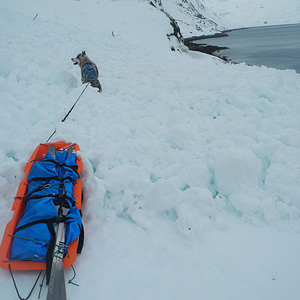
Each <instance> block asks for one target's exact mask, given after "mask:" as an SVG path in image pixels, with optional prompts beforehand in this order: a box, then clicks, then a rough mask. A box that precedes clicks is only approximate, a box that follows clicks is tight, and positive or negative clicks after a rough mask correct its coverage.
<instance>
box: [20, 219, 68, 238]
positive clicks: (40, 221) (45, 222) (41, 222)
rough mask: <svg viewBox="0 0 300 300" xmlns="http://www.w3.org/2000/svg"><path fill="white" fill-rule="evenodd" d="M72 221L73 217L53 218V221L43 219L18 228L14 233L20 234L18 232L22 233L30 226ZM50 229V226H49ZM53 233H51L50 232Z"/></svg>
mask: <svg viewBox="0 0 300 300" xmlns="http://www.w3.org/2000/svg"><path fill="white" fill-rule="evenodd" d="M70 219H72V218H71V217H53V218H51V219H42V220H35V221H32V222H29V223H27V224H24V225H22V226H20V227H18V228H16V229H15V231H14V235H15V234H16V233H17V232H18V231H21V230H23V229H25V228H27V227H30V226H33V225H36V224H47V225H48V224H53V223H63V222H66V221H68V220H70ZM48 228H49V226H48ZM50 232H51V231H50Z"/></svg>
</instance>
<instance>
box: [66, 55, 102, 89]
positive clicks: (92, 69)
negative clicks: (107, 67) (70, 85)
mask: <svg viewBox="0 0 300 300" xmlns="http://www.w3.org/2000/svg"><path fill="white" fill-rule="evenodd" d="M72 62H73V63H74V65H79V67H80V69H81V81H82V83H88V82H90V83H91V86H92V87H95V88H98V89H99V90H98V92H99V93H101V91H102V87H101V84H100V82H99V80H98V69H97V66H96V64H95V63H94V62H93V61H91V60H90V59H89V58H88V57H87V55H86V53H85V51H82V52H81V53H79V54H78V55H77V56H76V57H74V58H72Z"/></svg>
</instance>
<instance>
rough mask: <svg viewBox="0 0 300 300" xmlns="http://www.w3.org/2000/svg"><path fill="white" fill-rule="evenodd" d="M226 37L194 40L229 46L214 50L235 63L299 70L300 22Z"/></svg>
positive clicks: (236, 31)
mask: <svg viewBox="0 0 300 300" xmlns="http://www.w3.org/2000/svg"><path fill="white" fill-rule="evenodd" d="M224 33H225V34H228V37H219V38H209V39H201V40H198V41H193V43H200V44H203V43H205V44H207V45H212V46H219V47H228V48H229V49H226V50H221V51H218V53H216V54H217V55H218V56H225V57H226V58H227V59H228V60H229V61H232V62H235V63H241V62H245V63H247V64H249V65H257V66H261V65H265V66H267V67H272V68H277V69H282V70H285V69H293V70H296V72H297V73H300V24H294V25H280V26H266V27H254V28H246V29H238V30H233V31H227V32H224Z"/></svg>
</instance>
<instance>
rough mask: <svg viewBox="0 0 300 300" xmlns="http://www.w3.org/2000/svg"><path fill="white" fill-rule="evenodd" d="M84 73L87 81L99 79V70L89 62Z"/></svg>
mask: <svg viewBox="0 0 300 300" xmlns="http://www.w3.org/2000/svg"><path fill="white" fill-rule="evenodd" d="M83 75H84V80H86V81H94V80H96V79H97V72H96V70H95V68H94V67H93V65H92V64H87V66H86V68H85V70H84V73H83Z"/></svg>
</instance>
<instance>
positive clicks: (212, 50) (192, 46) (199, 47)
mask: <svg viewBox="0 0 300 300" xmlns="http://www.w3.org/2000/svg"><path fill="white" fill-rule="evenodd" d="M226 36H228V34H226V33H224V32H222V33H216V34H213V35H206V36H200V37H190V38H186V39H183V40H182V41H183V43H184V45H185V46H187V47H188V48H189V50H191V51H198V52H202V53H206V54H209V55H213V56H216V57H218V58H221V59H222V60H224V61H226V62H227V61H228V59H227V58H226V57H225V56H221V55H219V51H221V50H226V49H229V48H228V47H218V46H211V45H209V44H208V43H195V41H202V40H207V39H211V38H219V37H226Z"/></svg>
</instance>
